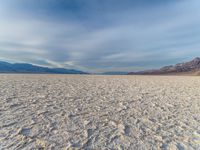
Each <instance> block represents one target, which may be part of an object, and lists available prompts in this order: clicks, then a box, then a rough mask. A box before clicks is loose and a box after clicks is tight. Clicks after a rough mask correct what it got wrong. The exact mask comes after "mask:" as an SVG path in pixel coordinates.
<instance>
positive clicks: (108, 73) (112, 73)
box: [102, 71, 128, 75]
mask: <svg viewBox="0 0 200 150" xmlns="http://www.w3.org/2000/svg"><path fill="white" fill-rule="evenodd" d="M102 74H103V75H127V74H128V72H120V71H116V72H115V71H113V72H104V73H102Z"/></svg>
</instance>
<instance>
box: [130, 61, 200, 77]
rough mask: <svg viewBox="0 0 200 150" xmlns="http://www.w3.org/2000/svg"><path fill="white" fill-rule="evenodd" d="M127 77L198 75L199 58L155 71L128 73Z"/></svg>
mask: <svg viewBox="0 0 200 150" xmlns="http://www.w3.org/2000/svg"><path fill="white" fill-rule="evenodd" d="M128 74H129V75H200V58H199V57H196V58H195V59H193V60H192V61H189V62H184V63H178V64H176V65H171V66H165V67H162V68H160V69H157V70H147V71H140V72H130V73H128Z"/></svg>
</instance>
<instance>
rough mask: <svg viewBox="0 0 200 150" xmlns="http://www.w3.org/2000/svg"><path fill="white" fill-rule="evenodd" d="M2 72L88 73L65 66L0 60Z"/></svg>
mask: <svg viewBox="0 0 200 150" xmlns="http://www.w3.org/2000/svg"><path fill="white" fill-rule="evenodd" d="M0 73H44V74H45V73H46V74H48V73H49V74H87V73H86V72H83V71H79V70H73V69H65V68H48V67H41V66H36V65H32V64H27V63H14V64H11V63H8V62H4V61H0Z"/></svg>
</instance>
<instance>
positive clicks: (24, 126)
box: [0, 74, 200, 150]
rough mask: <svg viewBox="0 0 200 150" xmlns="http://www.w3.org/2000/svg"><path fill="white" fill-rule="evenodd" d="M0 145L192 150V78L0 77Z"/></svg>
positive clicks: (196, 92) (196, 109)
mask: <svg viewBox="0 0 200 150" xmlns="http://www.w3.org/2000/svg"><path fill="white" fill-rule="evenodd" d="M0 149H2V150H4V149H5V150H10V149H11V150H12V149H13V150H17V149H24V150H26V149H55V150H58V149H95V150H101V149H102V150H104V149H105V150H107V149H135V150H137V149H138V150H150V149H153V150H157V149H158V150H159V149H164V150H165V149H166V150H176V149H178V150H184V149H186V150H188V149H189V150H190V149H191V150H192V149H195V150H200V77H186V76H184V77H180V76H179V77H178V76H94V75H20V74H18V75H6V74H4V75H0Z"/></svg>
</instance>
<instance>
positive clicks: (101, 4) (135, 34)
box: [0, 0, 200, 72]
mask: <svg viewBox="0 0 200 150" xmlns="http://www.w3.org/2000/svg"><path fill="white" fill-rule="evenodd" d="M199 7H200V2H199V1H198V0H190V1H186V0H185V1H184V0H182V1H179V0H178V1H171V0H169V1H167V2H164V1H163V2H161V1H158V0H152V1H151V3H150V2H149V1H148V0H141V1H139V0H138V1H129V0H123V1H122V0H119V1H116V0H101V1H99V0H97V1H93V0H86V1H81V0H73V1H72V0H67V1H64V0H60V1H57V0H47V1H40V0H28V1H27V0H15V1H14V2H13V1H11V0H2V1H1V6H0V59H2V60H8V61H11V62H28V63H33V64H37V65H43V66H50V67H66V68H73V69H81V70H83V71H90V72H104V71H133V70H143V69H150V68H157V67H160V66H162V65H169V64H173V63H176V62H179V61H186V60H188V59H191V58H193V57H196V56H199V55H200V51H199V50H200V42H199V41H200V28H199V26H200V21H199V19H198V18H199V17H200V10H199Z"/></svg>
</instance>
